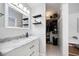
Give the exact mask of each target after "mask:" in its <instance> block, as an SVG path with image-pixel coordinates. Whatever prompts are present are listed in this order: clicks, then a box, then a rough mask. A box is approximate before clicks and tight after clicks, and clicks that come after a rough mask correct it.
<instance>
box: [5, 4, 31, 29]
mask: <svg viewBox="0 0 79 59" xmlns="http://www.w3.org/2000/svg"><path fill="white" fill-rule="evenodd" d="M5 21H6V27H7V28H25V29H27V28H29V27H30V8H29V7H26V6H23V4H16V5H15V4H11V3H10V4H6V5H5Z"/></svg>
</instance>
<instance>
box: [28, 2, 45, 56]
mask: <svg viewBox="0 0 79 59" xmlns="http://www.w3.org/2000/svg"><path fill="white" fill-rule="evenodd" d="M29 5H30V7H31V8H32V10H31V12H32V16H34V15H38V14H41V15H42V17H40V18H39V19H40V20H41V22H42V24H37V25H34V24H33V22H34V18H33V17H32V29H31V30H32V35H35V36H38V37H39V40H40V55H45V52H46V38H45V37H46V36H45V35H46V34H45V33H46V31H45V30H46V25H45V22H46V20H45V4H44V3H30V4H29ZM37 20H38V18H37Z"/></svg>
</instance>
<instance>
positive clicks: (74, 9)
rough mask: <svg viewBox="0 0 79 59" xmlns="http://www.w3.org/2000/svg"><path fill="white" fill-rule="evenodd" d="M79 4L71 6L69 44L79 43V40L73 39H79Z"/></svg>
mask: <svg viewBox="0 0 79 59" xmlns="http://www.w3.org/2000/svg"><path fill="white" fill-rule="evenodd" d="M78 7H79V4H78V3H76V4H73V3H72V4H69V43H76V44H77V43H78V44H79V40H76V39H73V38H72V37H73V36H77V37H79V33H78V32H77V19H78V18H79V8H78Z"/></svg>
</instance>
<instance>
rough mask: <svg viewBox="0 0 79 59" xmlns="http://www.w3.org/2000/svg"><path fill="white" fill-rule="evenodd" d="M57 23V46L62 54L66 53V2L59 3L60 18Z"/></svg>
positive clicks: (65, 54)
mask: <svg viewBox="0 0 79 59" xmlns="http://www.w3.org/2000/svg"><path fill="white" fill-rule="evenodd" d="M58 22H59V23H58V24H59V46H60V50H61V51H60V53H61V55H63V56H67V55H68V4H66V3H64V4H62V5H61V18H60V20H59V21H58Z"/></svg>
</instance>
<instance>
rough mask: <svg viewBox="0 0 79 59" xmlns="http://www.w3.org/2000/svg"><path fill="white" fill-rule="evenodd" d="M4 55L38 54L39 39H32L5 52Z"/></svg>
mask: <svg viewBox="0 0 79 59" xmlns="http://www.w3.org/2000/svg"><path fill="white" fill-rule="evenodd" d="M5 56H39V41H38V40H33V41H31V42H29V43H27V44H25V45H23V46H21V47H19V48H16V49H14V50H12V51H10V52H8V53H6V54H5Z"/></svg>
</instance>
